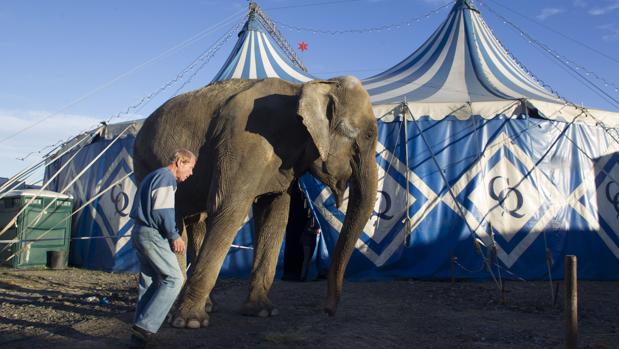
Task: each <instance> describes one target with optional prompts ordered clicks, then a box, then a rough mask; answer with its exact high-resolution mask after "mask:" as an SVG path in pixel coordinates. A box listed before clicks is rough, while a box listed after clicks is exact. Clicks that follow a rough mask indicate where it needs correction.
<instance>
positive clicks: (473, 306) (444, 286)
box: [0, 268, 619, 349]
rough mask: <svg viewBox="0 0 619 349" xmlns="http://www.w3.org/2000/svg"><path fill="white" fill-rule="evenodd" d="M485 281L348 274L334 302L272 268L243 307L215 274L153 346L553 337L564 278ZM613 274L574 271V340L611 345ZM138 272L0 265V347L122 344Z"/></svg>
mask: <svg viewBox="0 0 619 349" xmlns="http://www.w3.org/2000/svg"><path fill="white" fill-rule="evenodd" d="M505 289H506V292H505V302H501V299H502V297H501V295H500V293H499V292H498V288H497V286H496V284H495V283H493V282H471V281H469V282H457V283H455V284H452V283H450V282H430V281H418V280H398V281H391V282H346V284H345V289H344V294H343V297H342V301H341V303H340V307H339V310H338V314H337V315H336V316H335V317H333V318H329V317H328V316H326V315H325V314H324V313H323V312H322V310H321V308H322V301H323V299H324V295H325V293H326V282H325V281H324V280H321V281H313V282H293V281H281V280H277V281H276V283H275V285H274V286H273V289H272V291H271V300H272V301H273V303H275V304H276V305H277V306H278V308H279V310H280V315H279V316H276V317H271V318H267V319H261V318H252V317H244V316H241V315H239V314H238V309H239V306H240V304H241V302H242V301H243V299H244V297H245V295H246V292H247V281H246V280H238V279H224V280H220V282H219V283H218V285H217V287H216V289H215V291H214V299H215V302H216V303H217V306H218V310H217V312H215V313H214V314H212V315H211V325H210V326H209V327H208V328H204V329H200V330H177V329H173V328H171V327H169V326H168V325H164V327H163V328H162V330H161V331H160V332H159V334H158V335H157V338H156V341H155V342H154V343H153V347H154V348H175V347H182V348H292V347H294V348H355V349H362V348H371V349H376V348H562V347H563V346H564V342H563V338H564V317H563V316H564V314H563V310H562V308H563V303H564V294H563V287H562V285H561V287H560V288H559V294H558V298H557V303H556V305H554V306H553V304H552V300H551V298H552V292H551V286H550V285H549V283H548V282H526V281H508V282H507V283H506V286H505ZM618 289H619V282H585V281H581V282H580V283H579V288H578V292H579V347H581V348H619V298H618V297H617V294H618V293H617V290H618ZM136 292H137V291H136V276H135V275H132V274H113V273H105V272H97V271H90V270H81V269H67V270H15V269H7V268H3V269H0V348H88V349H95V348H127V347H128V344H129V340H128V338H129V327H130V321H131V318H132V315H133V305H134V303H135V299H136Z"/></svg>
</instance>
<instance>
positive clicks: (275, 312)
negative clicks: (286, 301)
mask: <svg viewBox="0 0 619 349" xmlns="http://www.w3.org/2000/svg"><path fill="white" fill-rule="evenodd" d="M277 315H279V310H277V309H275V308H273V309H271V316H277Z"/></svg>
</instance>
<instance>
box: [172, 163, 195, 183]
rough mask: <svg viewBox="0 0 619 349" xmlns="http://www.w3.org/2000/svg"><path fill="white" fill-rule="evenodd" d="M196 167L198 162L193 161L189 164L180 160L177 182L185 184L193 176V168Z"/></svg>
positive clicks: (177, 168) (177, 164)
mask: <svg viewBox="0 0 619 349" xmlns="http://www.w3.org/2000/svg"><path fill="white" fill-rule="evenodd" d="M195 165H196V160H195V159H192V160H190V161H187V162H183V161H182V160H178V161H177V162H176V181H177V182H179V183H180V182H184V181H185V180H186V179H187V178H189V176H191V175H192V174H193V167H194V166H195Z"/></svg>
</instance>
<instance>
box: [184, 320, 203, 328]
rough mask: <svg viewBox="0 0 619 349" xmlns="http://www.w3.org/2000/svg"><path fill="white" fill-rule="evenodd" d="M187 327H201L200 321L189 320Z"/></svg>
mask: <svg viewBox="0 0 619 349" xmlns="http://www.w3.org/2000/svg"><path fill="white" fill-rule="evenodd" d="M187 328H200V321H198V320H194V319H191V320H189V321H187Z"/></svg>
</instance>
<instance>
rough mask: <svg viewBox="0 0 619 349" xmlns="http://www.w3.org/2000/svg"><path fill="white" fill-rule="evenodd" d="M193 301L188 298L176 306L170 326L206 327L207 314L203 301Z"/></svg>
mask: <svg viewBox="0 0 619 349" xmlns="http://www.w3.org/2000/svg"><path fill="white" fill-rule="evenodd" d="M199 303H201V304H198V303H194V302H191V301H188V300H185V301H183V302H182V304H181V305H180V306H179V307H178V310H177V311H176V314H174V320H173V321H172V326H173V327H176V328H200V327H207V326H208V324H209V316H208V314H207V312H206V304H205V302H199Z"/></svg>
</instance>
